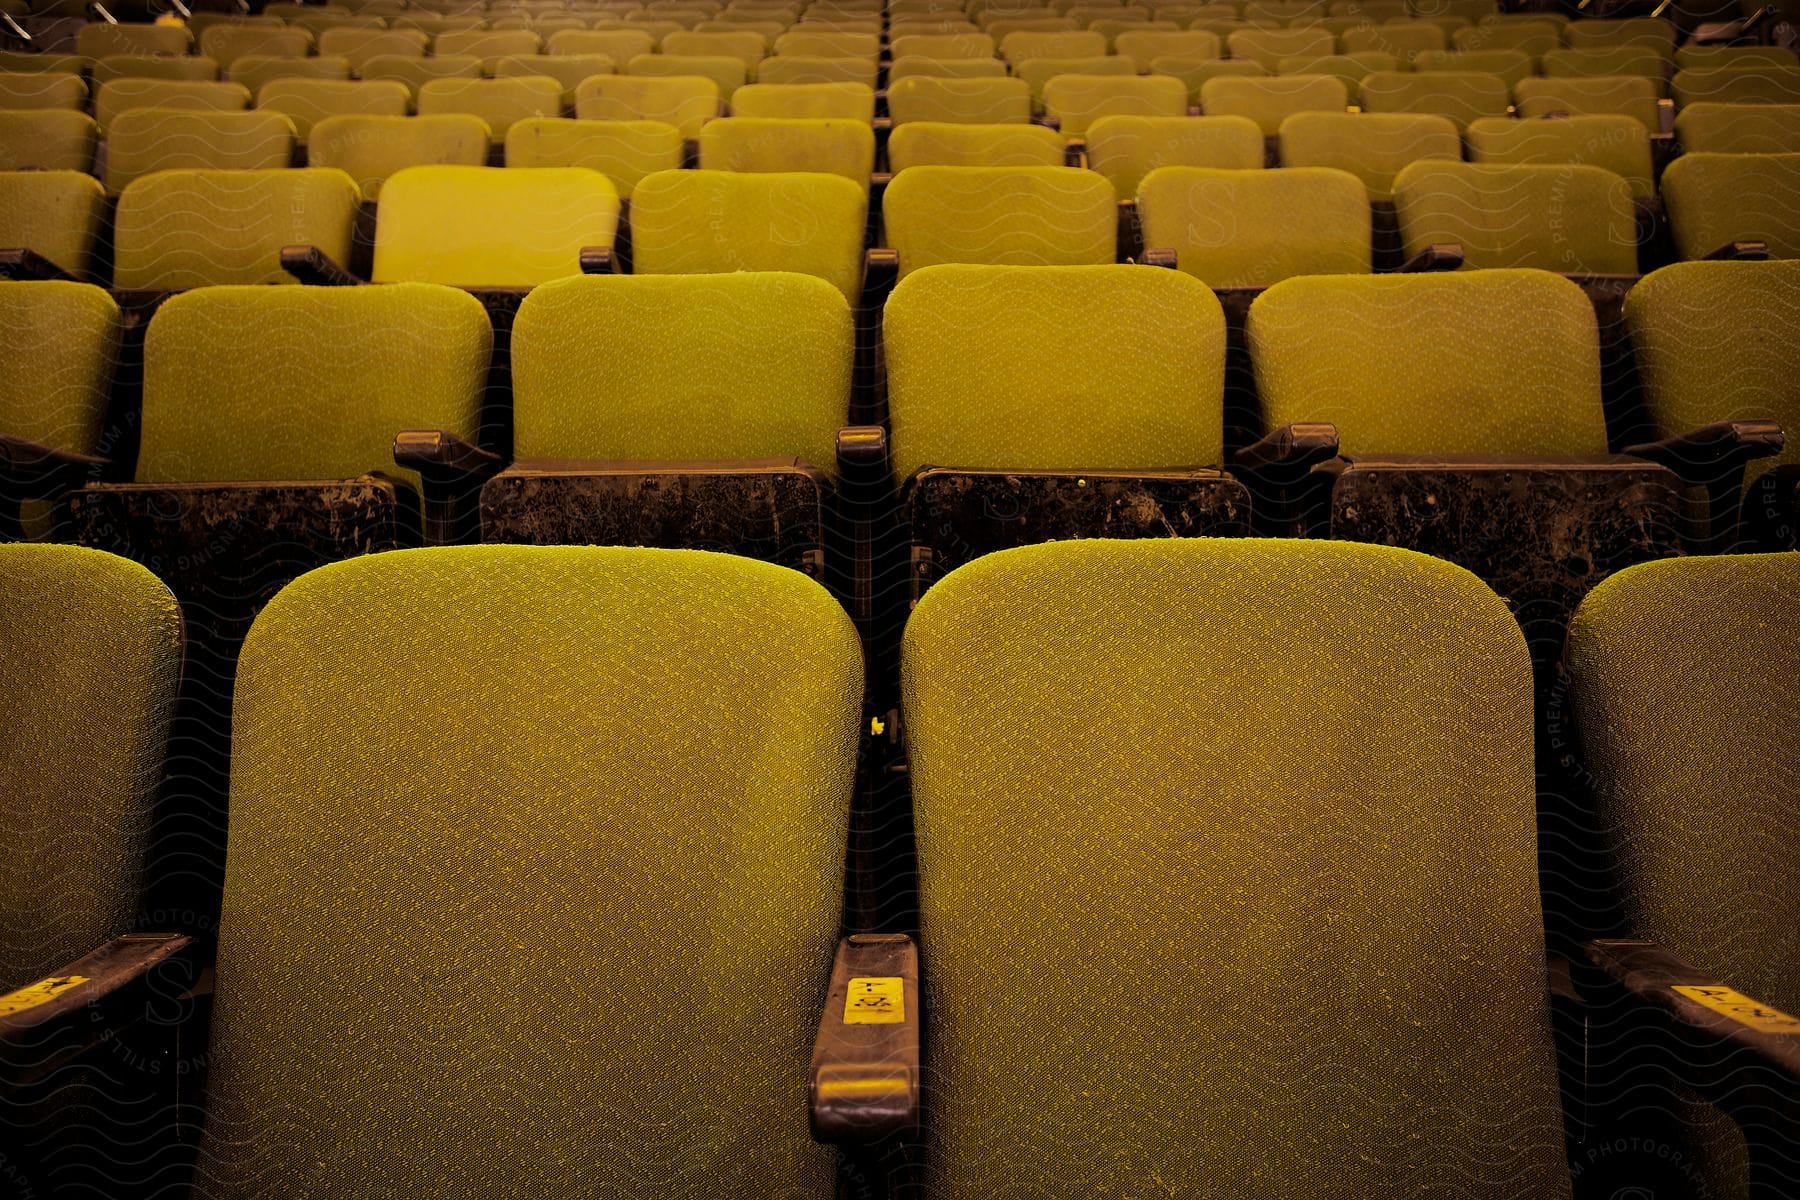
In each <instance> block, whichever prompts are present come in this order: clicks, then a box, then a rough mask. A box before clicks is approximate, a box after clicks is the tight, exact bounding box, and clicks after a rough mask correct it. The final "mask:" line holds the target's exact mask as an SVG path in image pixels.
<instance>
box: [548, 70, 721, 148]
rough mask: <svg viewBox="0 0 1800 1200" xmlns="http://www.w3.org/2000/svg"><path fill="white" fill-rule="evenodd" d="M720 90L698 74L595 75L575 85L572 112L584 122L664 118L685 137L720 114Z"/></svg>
mask: <svg viewBox="0 0 1800 1200" xmlns="http://www.w3.org/2000/svg"><path fill="white" fill-rule="evenodd" d="M721 95H722V93H721V92H720V90H719V85H718V84H717V83H715V82H713V81H712V80H711V79H707V78H703V77H701V76H697V75H685V76H674V77H671V78H658V77H656V76H650V75H633V76H626V75H595V76H592V77H590V78H587V79H584V80H582V81H581V82H580V83H579V84H578V85H576V88H575V115H576V116H577V117H580V118H581V119H582V120H584V121H663V122H666V123H668V124H670V125H673V126H675V128H677V129H679V130H680V131H681V136H682V137H685V138H691V137H697V136H699V133H700V127H701V126H702V125H703V124H705V123H706V122H707V121H709V120H711V119H712V118H713V117H716V116H718V115H719V104H720V102H721V100H720V97H721Z"/></svg>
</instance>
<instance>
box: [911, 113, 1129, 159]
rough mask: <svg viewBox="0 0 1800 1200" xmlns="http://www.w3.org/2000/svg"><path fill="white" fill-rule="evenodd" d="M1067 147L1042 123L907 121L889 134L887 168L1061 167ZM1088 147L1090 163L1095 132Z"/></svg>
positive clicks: (1058, 134)
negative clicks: (1005, 123)
mask: <svg viewBox="0 0 1800 1200" xmlns="http://www.w3.org/2000/svg"><path fill="white" fill-rule="evenodd" d="M1116 119H1119V120H1132V119H1141V118H1116ZM1066 144H1067V139H1066V138H1064V137H1063V136H1062V135H1061V134H1060V133H1058V132H1056V131H1055V130H1054V129H1048V128H1045V127H1044V126H1042V125H957V124H954V123H951V122H947V121H908V122H907V123H906V124H904V125H900V126H897V127H895V129H894V131H893V133H892V134H890V135H889V136H888V144H887V156H888V167H889V169H890V170H893V171H895V172H899V171H904V170H906V168H908V167H1058V166H1061V165H1062V163H1063V147H1064V146H1065V145H1066ZM1088 149H1089V155H1090V159H1089V161H1090V162H1092V152H1093V141H1092V137H1091V134H1090V139H1089V142H1088ZM1095 169H1096V170H1098V169H1099V168H1098V167H1096V168H1095Z"/></svg>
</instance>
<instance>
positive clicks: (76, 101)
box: [0, 71, 88, 112]
mask: <svg viewBox="0 0 1800 1200" xmlns="http://www.w3.org/2000/svg"><path fill="white" fill-rule="evenodd" d="M87 99H88V89H87V85H86V84H85V83H83V82H82V81H81V76H79V75H66V74H62V73H61V72H51V71H43V72H36V71H31V72H27V71H9V72H7V73H5V74H0V110H6V111H30V110H33V109H44V108H48V109H66V110H68V111H71V112H73V111H79V110H80V109H81V108H83V107H84V106H86V104H87Z"/></svg>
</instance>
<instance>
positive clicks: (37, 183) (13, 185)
mask: <svg viewBox="0 0 1800 1200" xmlns="http://www.w3.org/2000/svg"><path fill="white" fill-rule="evenodd" d="M105 210H106V189H104V188H102V187H101V186H100V181H99V180H98V179H94V178H92V177H91V176H88V175H85V174H83V173H81V172H79V171H6V172H0V247H4V248H7V249H25V250H35V251H37V252H38V253H39V254H41V255H43V256H44V257H45V258H47V259H49V260H50V261H51V262H53V263H55V264H56V265H57V266H59V267H61V268H62V269H63V270H65V271H68V272H70V273H71V274H75V275H86V274H87V273H88V272H89V271H91V270H92V269H93V265H94V264H93V254H94V240H95V239H96V238H97V237H98V236H99V234H100V222H101V218H102V217H103V215H104V213H105Z"/></svg>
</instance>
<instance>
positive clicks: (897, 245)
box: [882, 167, 1118, 278]
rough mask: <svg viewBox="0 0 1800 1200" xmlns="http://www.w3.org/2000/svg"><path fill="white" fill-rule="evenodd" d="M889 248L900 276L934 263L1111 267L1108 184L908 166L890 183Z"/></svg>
mask: <svg viewBox="0 0 1800 1200" xmlns="http://www.w3.org/2000/svg"><path fill="white" fill-rule="evenodd" d="M882 223H883V225H884V226H885V228H886V232H887V238H886V243H885V244H886V245H888V246H891V247H892V248H893V249H894V250H895V251H896V252H898V254H899V257H900V274H901V277H902V278H905V276H907V275H908V274H910V273H911V272H913V271H916V270H918V269H919V268H921V267H925V266H930V265H931V264H933V263H995V264H1011V265H1030V266H1040V265H1042V266H1048V265H1053V264H1060V265H1074V264H1094V263H1110V262H1112V261H1113V259H1114V257H1115V255H1116V253H1117V239H1118V212H1117V202H1116V196H1115V194H1114V192H1113V187H1112V184H1111V183H1109V182H1107V180H1106V178H1105V177H1104V176H1102V175H1099V174H1096V173H1095V172H1093V171H1081V170H1077V169H1074V168H1070V167H913V168H911V169H909V170H907V171H904V172H902V173H901V174H899V175H896V176H895V177H894V179H893V181H892V182H891V183H889V184H888V188H887V195H886V198H885V199H884V200H883V202H882Z"/></svg>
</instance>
